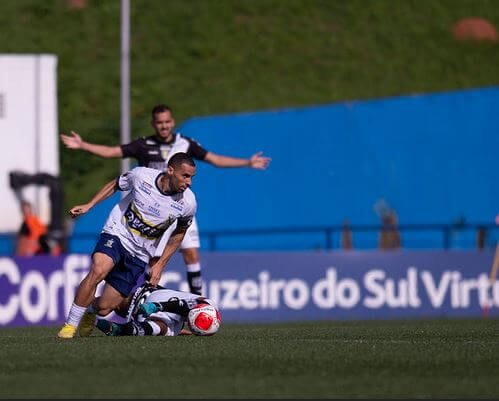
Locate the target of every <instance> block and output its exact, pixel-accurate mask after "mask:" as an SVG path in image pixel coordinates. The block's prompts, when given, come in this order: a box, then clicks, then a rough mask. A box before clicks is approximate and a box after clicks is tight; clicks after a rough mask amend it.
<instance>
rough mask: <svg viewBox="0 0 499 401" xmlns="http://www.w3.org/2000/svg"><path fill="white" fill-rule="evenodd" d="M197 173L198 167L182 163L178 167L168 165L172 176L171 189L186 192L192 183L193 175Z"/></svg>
mask: <svg viewBox="0 0 499 401" xmlns="http://www.w3.org/2000/svg"><path fill="white" fill-rule="evenodd" d="M194 174H196V167H193V166H191V165H189V164H186V163H182V164H181V165H180V167H177V168H176V169H175V168H173V167H171V166H170V167H168V175H169V176H170V190H171V191H172V192H184V191H185V190H186V189H187V188H189V187H190V186H191V185H192V177H194Z"/></svg>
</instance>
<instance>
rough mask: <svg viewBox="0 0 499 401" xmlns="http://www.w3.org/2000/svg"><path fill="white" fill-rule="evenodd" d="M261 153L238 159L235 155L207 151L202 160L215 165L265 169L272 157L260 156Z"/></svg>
mask: <svg viewBox="0 0 499 401" xmlns="http://www.w3.org/2000/svg"><path fill="white" fill-rule="evenodd" d="M262 154H263V152H257V153H255V154H254V155H253V156H251V157H250V158H249V159H239V158H237V157H230V156H224V155H217V154H215V153H212V152H208V153H207V154H206V156H205V158H204V161H205V162H208V163H210V164H212V165H214V166H215V167H222V168H223V167H250V168H254V169H257V170H265V169H266V168H267V166H268V165H269V163H270V161H271V160H272V159H271V158H270V157H266V156H262Z"/></svg>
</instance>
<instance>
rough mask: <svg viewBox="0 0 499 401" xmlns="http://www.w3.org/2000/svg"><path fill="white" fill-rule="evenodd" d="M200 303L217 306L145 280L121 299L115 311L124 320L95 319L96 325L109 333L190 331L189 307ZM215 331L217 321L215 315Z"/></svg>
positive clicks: (156, 334) (169, 333) (196, 295)
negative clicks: (133, 291) (122, 321)
mask: <svg viewBox="0 0 499 401" xmlns="http://www.w3.org/2000/svg"><path fill="white" fill-rule="evenodd" d="M199 304H207V305H211V306H213V307H216V305H215V303H214V302H213V300H211V299H208V298H205V297H202V296H200V295H198V294H192V293H189V292H183V291H174V290H170V289H166V288H163V287H161V286H156V287H151V286H150V285H148V284H144V285H142V286H140V287H138V288H137V290H136V291H135V293H134V294H133V296H132V295H130V296H129V297H127V298H126V299H124V300H123V301H122V302H121V304H120V305H119V306H118V308H117V309H116V310H115V312H116V313H117V314H118V315H120V316H122V317H126V320H127V322H126V323H116V322H111V321H108V320H105V319H98V320H97V327H98V328H99V330H101V331H102V332H104V333H105V334H106V335H108V336H177V335H181V334H192V332H191V331H190V330H189V329H188V328H187V327H186V326H187V325H186V322H187V316H188V314H189V311H190V310H191V309H193V308H194V307H196V306H197V305H199ZM217 320H218V323H216V327H214V328H213V332H212V333H211V334H214V333H215V332H216V331H217V330H218V328H219V324H220V318H218V319H217Z"/></svg>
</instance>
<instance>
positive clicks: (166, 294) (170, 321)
mask: <svg viewBox="0 0 499 401" xmlns="http://www.w3.org/2000/svg"><path fill="white" fill-rule="evenodd" d="M200 297H201V296H200V295H198V294H192V293H190V292H183V291H175V290H168V289H166V288H161V289H150V288H146V289H143V288H142V287H139V288H137V290H136V293H135V295H134V297H133V298H132V302H131V303H130V307H129V309H128V316H127V321H130V320H132V319H136V320H137V321H139V322H143V321H144V320H146V319H151V318H152V319H157V320H161V321H162V322H163V323H164V324H165V325H166V327H167V332H166V334H165V336H178V335H179V334H180V332H181V330H182V328H183V327H184V323H185V322H186V318H185V317H183V316H181V315H179V314H177V313H173V312H156V313H153V314H151V315H150V316H149V317H148V318H144V316H142V315H135V314H134V313H136V311H137V308H138V306H139V305H140V304H142V303H144V302H167V301H169V300H170V299H171V298H178V299H181V300H185V301H187V303H188V304H191V307H193V306H194V305H195V304H197V302H196V298H200ZM202 298H203V301H204V302H207V303H209V304H210V305H213V306H215V307H216V305H215V302H214V301H213V300H211V299H209V298H204V297H202Z"/></svg>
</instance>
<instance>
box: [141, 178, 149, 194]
mask: <svg viewBox="0 0 499 401" xmlns="http://www.w3.org/2000/svg"><path fill="white" fill-rule="evenodd" d="M139 189H140V190H141V191H143V192H145V193H146V194H147V195H151V189H152V186H151V184H148V183H147V182H145V181H142V182H141V183H140V185H139Z"/></svg>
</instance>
